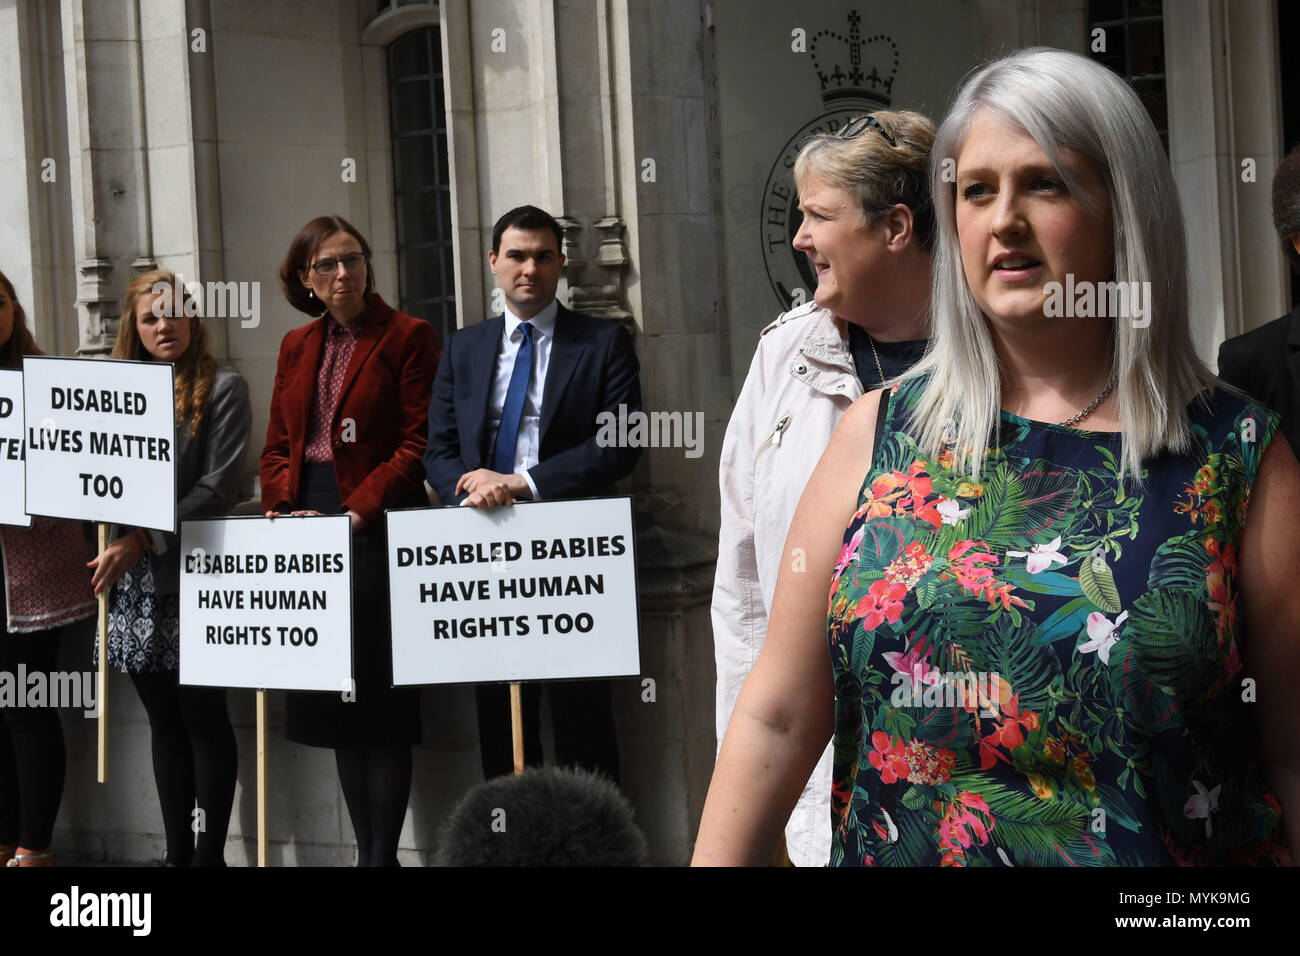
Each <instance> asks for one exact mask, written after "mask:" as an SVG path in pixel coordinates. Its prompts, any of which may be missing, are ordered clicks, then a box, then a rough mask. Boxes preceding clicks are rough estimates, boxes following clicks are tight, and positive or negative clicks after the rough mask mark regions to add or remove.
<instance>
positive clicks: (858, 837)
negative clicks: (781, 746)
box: [827, 380, 1290, 866]
mask: <svg viewBox="0 0 1300 956" xmlns="http://www.w3.org/2000/svg"><path fill="white" fill-rule="evenodd" d="M923 384H924V382H923V380H911V381H908V382H906V383H904V384H903V385H901V386H895V387H894V391H893V395H892V397H891V400H890V402H889V406H888V410H887V412H886V421H885V424H884V428H883V432H882V437H881V440H880V442H879V447H878V448H877V449H876V451H875V454H874V456H873V461H872V466H871V471H870V473H869V474H868V476H867V480H866V481H865V483H864V484H863V488H862V491H861V493H860V495H859V499H858V509H857V512H856V514H855V515H854V517H853V520H852V522H851V523H850V525H849V527H848V529H847V531H846V532H845V536H844V548H843V551H842V553H841V556H840V560H839V562H838V563H837V565H836V567H835V572H834V576H833V578H832V581H831V589H830V603H829V617H828V622H827V638H828V641H829V644H830V652H831V662H832V667H833V671H834V680H835V737H834V747H835V770H834V787H833V790H832V799H831V824H832V827H833V842H832V849H831V863H832V864H833V865H855V864H857V865H892V866H931V865H939V866H978V865H993V866H1106V865H1148V866H1149V865H1171V864H1189V865H1190V864H1222V863H1240V864H1265V863H1274V864H1289V863H1290V854H1289V851H1288V850H1287V847H1286V845H1285V841H1284V838H1283V836H1282V831H1281V807H1280V805H1279V804H1278V802H1277V800H1276V799H1275V798H1274V797H1273V796H1272V795H1271V794H1269V793H1268V792H1267V790H1266V788H1265V786H1264V783H1263V779H1262V776H1261V770H1260V767H1259V763H1258V757H1257V751H1258V747H1257V743H1256V731H1255V727H1254V723H1253V718H1254V714H1253V700H1254V694H1253V682H1251V681H1249V680H1248V679H1246V675H1244V674H1241V673H1240V671H1241V663H1240V656H1241V651H1242V644H1243V641H1244V634H1243V633H1242V631H1241V629H1240V628H1239V627H1238V624H1237V616H1236V602H1237V596H1238V582H1237V545H1238V541H1239V538H1240V536H1241V529H1242V527H1243V524H1244V521H1245V517H1246V505H1247V500H1248V498H1249V494H1250V488H1251V484H1252V482H1253V480H1254V478H1255V474H1256V472H1257V470H1258V467H1259V461H1260V458H1261V456H1262V455H1263V453H1264V449H1265V448H1266V447H1267V445H1268V442H1269V441H1270V439H1271V438H1272V436H1273V433H1274V431H1275V430H1276V428H1277V419H1276V416H1274V415H1273V414H1272V413H1270V412H1268V411H1266V410H1265V409H1263V408H1262V407H1259V406H1255V405H1251V404H1248V403H1247V402H1245V401H1243V400H1240V399H1238V398H1235V397H1233V396H1231V395H1228V394H1227V393H1225V392H1222V391H1217V392H1214V393H1206V394H1205V395H1204V396H1202V399H1198V400H1197V401H1196V402H1194V403H1193V406H1192V407H1191V408H1190V409H1189V414H1190V415H1191V420H1192V423H1193V431H1194V435H1195V442H1194V444H1195V447H1194V448H1193V449H1192V451H1190V452H1189V453H1187V454H1183V455H1177V456H1175V455H1169V454H1166V455H1162V456H1160V457H1159V458H1156V459H1153V460H1151V461H1149V462H1148V463H1147V465H1146V467H1145V468H1144V470H1143V472H1142V474H1141V476H1140V478H1141V480H1140V482H1134V481H1133V480H1132V479H1131V476H1128V477H1126V479H1125V480H1124V481H1122V482H1121V480H1120V477H1119V461H1118V458H1119V454H1120V436H1119V435H1118V434H1114V433H1101V432H1088V431H1083V430H1079V429H1073V428H1064V427H1061V426H1057V425H1047V424H1040V423H1035V422H1029V421H1026V420H1025V419H1022V418H1017V417H1015V416H1012V415H1009V414H1006V413H1003V415H1002V420H1001V428H1000V438H999V439H998V440H997V442H996V444H995V446H993V447H990V449H989V451H988V457H987V458H986V460H985V465H984V468H983V469H982V471H981V481H980V482H972V481H971V480H970V479H969V476H968V475H961V474H958V473H956V472H955V471H954V470H953V465H954V462H953V457H952V455H951V452H950V451H948V450H945V451H944V452H943V453H941V454H939V455H937V456H935V457H934V458H933V459H931V458H930V457H927V456H926V455H925V454H924V453H923V452H921V451H920V450H919V448H918V446H917V444H916V442H915V440H914V438H913V434H912V432H913V430H914V424H913V423H912V422H911V420H910V419H909V415H910V412H911V409H912V408H913V407H914V405H915V402H916V399H917V397H918V396H919V394H920V390H921V388H922V387H923Z"/></svg>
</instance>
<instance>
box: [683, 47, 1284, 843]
mask: <svg viewBox="0 0 1300 956" xmlns="http://www.w3.org/2000/svg"><path fill="white" fill-rule="evenodd" d="M954 180H955V181H954ZM931 185H932V188H933V192H934V201H935V207H936V217H937V222H938V229H939V237H938V242H937V244H936V250H935V264H934V292H933V296H932V308H933V314H932V318H931V321H932V334H933V340H932V350H931V352H930V353H928V354H927V356H926V357H925V359H923V360H922V362H921V363H920V364H919V365H918V366H917V367H916V369H915V370H914V371H913V373H911V374H909V375H908V376H905V377H904V380H903V381H902V383H901V384H899V385H896V386H894V387H893V388H892V389H888V390H882V391H876V392H872V393H870V394H868V395H866V396H864V397H863V398H862V399H861V400H859V401H858V402H856V403H855V404H854V406H853V408H852V409H850V410H849V412H848V413H847V414H846V415H845V417H844V419H843V420H842V421H841V423H840V425H839V427H838V428H837V430H836V433H835V436H834V437H833V438H832V440H831V443H830V446H829V447H828V448H827V450H826V453H825V454H824V455H823V456H822V460H821V462H820V464H819V465H818V467H817V470H816V472H814V474H813V477H812V479H811V480H810V482H809V484H808V488H807V490H806V491H805V493H804V496H803V500H802V502H801V503H800V506H799V510H798V512H797V513H796V515H795V519H794V522H793V525H792V527H791V531H790V535H789V538H788V540H787V542H786V550H787V555H786V557H785V559H783V565H782V573H781V577H780V580H779V581H778V583H777V594H776V599H775V602H774V604H773V608H772V616H771V626H770V629H769V632H768V639H767V642H766V645H765V647H764V650H763V653H762V655H761V656H760V657H759V660H758V662H757V664H756V665H755V667H754V670H753V673H752V675H751V677H750V679H749V681H748V682H747V683H746V685H745V687H744V689H743V690H742V692H741V694H740V698H739V700H738V702H737V705H736V717H735V718H734V719H733V721H732V724H731V728H730V730H729V732H728V736H727V739H726V741H725V742H724V744H723V747H722V753H721V756H720V759H719V763H718V768H717V771H716V773H715V776H714V781H713V785H712V787H711V789H710V792H709V797H708V800H707V803H706V806H705V810H704V819H703V820H702V822H701V826H700V835H699V839H698V841H697V843H696V857H695V859H696V862H698V863H759V862H763V861H764V860H765V854H766V853H767V852H769V851H770V847H771V845H772V844H773V843H774V842H775V841H776V837H777V831H778V829H779V826H780V823H781V822H782V821H783V820H784V814H785V813H786V812H787V811H788V809H789V807H790V805H791V804H792V803H793V802H794V798H795V796H796V795H797V793H798V789H799V786H800V784H801V782H802V780H803V778H804V776H805V775H806V774H807V772H808V770H809V768H810V767H811V766H812V763H813V762H814V761H815V760H816V757H817V754H818V753H819V752H820V749H821V747H823V746H824V745H825V742H826V740H827V739H828V738H829V737H831V736H832V732H833V735H834V747H835V769H834V780H835V783H834V789H833V801H834V808H833V820H834V823H833V836H832V853H831V862H832V863H835V864H863V865H895V866H897V865H922V866H923V865H942V866H963V865H972V864H991V865H1014V866H1053V865H1061V866H1069V865H1169V864H1173V863H1182V864H1221V863H1243V864H1265V863H1289V862H1290V860H1291V858H1290V853H1289V851H1288V849H1287V843H1288V840H1287V838H1288V837H1289V838H1290V841H1291V842H1295V841H1297V840H1300V823H1297V820H1300V739H1298V738H1297V735H1296V734H1295V728H1296V726H1297V725H1298V724H1300V699H1297V696H1296V695H1295V694H1294V692H1293V691H1292V687H1293V686H1294V684H1295V683H1296V682H1297V681H1300V649H1297V645H1296V643H1295V641H1294V634H1295V633H1296V630H1297V625H1298V624H1300V590H1298V589H1296V588H1295V586H1294V581H1295V578H1296V575H1297V573H1298V572H1300V540H1297V538H1296V536H1295V535H1294V534H1293V533H1292V532H1291V528H1292V527H1293V521H1294V507H1295V505H1296V503H1297V502H1300V465H1297V463H1296V459H1295V456H1294V454H1293V453H1292V451H1291V449H1290V447H1289V446H1288V445H1287V443H1286V440H1285V438H1283V437H1282V436H1281V435H1280V434H1276V426H1277V420H1276V417H1275V416H1274V415H1273V414H1272V413H1270V412H1268V411H1267V410H1265V409H1263V408H1262V407H1259V406H1256V405H1252V404H1250V402H1249V401H1248V400H1245V399H1243V398H1242V397H1240V396H1239V395H1237V394H1235V393H1230V392H1227V391H1225V390H1224V389H1223V388H1222V387H1216V386H1217V385H1218V383H1217V380H1216V379H1215V378H1214V376H1213V375H1211V374H1210V372H1209V371H1208V370H1207V369H1206V367H1205V365H1204V364H1203V363H1202V362H1201V361H1200V359H1199V358H1198V357H1197V356H1196V354H1195V352H1194V349H1193V346H1192V340H1191V335H1190V330H1189V322H1190V317H1189V314H1188V295H1187V254H1186V243H1185V237H1184V233H1183V222H1182V216H1181V213H1180V210H1179V207H1178V202H1177V198H1176V190H1175V186H1174V181H1173V177H1172V175H1171V173H1170V170H1169V166H1168V161H1167V159H1166V157H1165V156H1164V154H1163V152H1162V150H1161V147H1160V143H1159V140H1158V138H1157V136H1156V133H1155V130H1154V129H1153V127H1152V125H1151V123H1150V121H1149V119H1148V118H1147V116H1146V114H1145V112H1144V110H1143V108H1142V106H1141V103H1140V102H1139V100H1138V98H1137V97H1136V96H1135V95H1134V94H1133V92H1132V91H1131V90H1130V89H1129V88H1128V87H1127V86H1126V85H1125V84H1124V83H1123V82H1122V81H1121V80H1120V79H1119V78H1118V77H1116V76H1115V75H1114V74H1112V73H1110V72H1109V71H1108V70H1106V69H1105V68H1103V67H1102V66H1100V65H1099V64H1096V63H1094V62H1092V61H1090V60H1088V59H1086V58H1084V57H1081V56H1077V55H1074V54H1070V53H1065V52H1062V51H1058V50H1046V49H1032V50H1023V51H1019V52H1017V53H1015V54H1012V55H1011V56H1008V57H1006V58H1004V59H1001V60H998V61H995V62H993V63H991V64H989V65H987V66H985V67H983V68H981V69H980V70H978V71H976V72H975V73H974V74H973V75H972V76H971V77H970V78H969V79H968V80H967V81H966V82H965V84H964V85H963V87H962V89H961V91H960V93H959V95H958V97H957V99H956V102H955V103H954V106H953V108H952V111H951V113H950V114H949V116H948V117H947V119H946V120H945V121H944V123H943V125H942V126H941V127H940V130H939V133H938V135H937V137H936V139H935V147H934V151H933V154H932V162H931ZM863 476H865V480H864V478H863ZM1248 499H1249V501H1250V509H1249V512H1250V521H1249V524H1248V525H1247V523H1246V515H1247V507H1246V505H1247V500H1248ZM846 526H847V531H845V530H844V529H845V527H846ZM1247 528H1249V530H1248V531H1247V530H1246V529H1247ZM841 536H842V537H841ZM795 548H801V549H803V554H804V558H805V566H806V570H805V572H804V573H802V574H796V573H792V571H791V568H790V554H789V552H791V550H792V549H795ZM828 581H829V584H830V599H829V615H828V614H827V609H826V605H825V604H824V603H823V602H824V601H825V600H826V597H825V595H826V590H825V587H826V584H827V582H828ZM1246 625H1249V641H1247V639H1246V638H1247V632H1246ZM831 697H833V698H834V711H833V713H832V709H831V707H830V706H828V704H829V698H831ZM1256 726H1258V731H1259V737H1258V738H1257V737H1256ZM1288 809H1289V810H1290V813H1289V814H1284V810H1288Z"/></svg>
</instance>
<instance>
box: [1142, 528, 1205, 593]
mask: <svg viewBox="0 0 1300 956" xmlns="http://www.w3.org/2000/svg"><path fill="white" fill-rule="evenodd" d="M1204 539H1205V532H1204V531H1201V530H1195V531H1189V532H1187V534H1184V535H1179V536H1178V537H1176V538H1170V539H1169V540H1168V541H1165V542H1163V543H1162V544H1161V545H1160V547H1158V548H1156V553H1155V556H1154V557H1153V558H1152V559H1151V570H1150V572H1149V573H1148V575H1147V587H1148V588H1171V589H1176V590H1185V591H1191V592H1193V593H1197V594H1199V593H1201V592H1202V589H1203V588H1204V587H1205V571H1206V568H1207V567H1208V566H1209V562H1210V557H1209V555H1208V554H1207V553H1206V551H1205V548H1204V546H1203V545H1202V544H1201V542H1202V541H1203V540H1204Z"/></svg>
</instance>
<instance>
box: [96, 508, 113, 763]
mask: <svg viewBox="0 0 1300 956" xmlns="http://www.w3.org/2000/svg"><path fill="white" fill-rule="evenodd" d="M107 550H108V525H106V524H103V523H101V524H100V525H99V559H100V560H101V561H102V560H103V559H104V552H105V551H107ZM112 590H113V589H112V588H103V589H102V590H101V591H100V592H99V688H98V690H99V698H98V700H97V701H96V703H98V704H99V782H100V783H104V782H105V781H107V780H108V595H109V594H110V593H111V592H112Z"/></svg>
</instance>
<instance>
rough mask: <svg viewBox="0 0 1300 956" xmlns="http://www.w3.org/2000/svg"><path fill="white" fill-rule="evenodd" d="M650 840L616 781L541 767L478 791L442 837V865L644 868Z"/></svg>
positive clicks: (436, 858)
mask: <svg viewBox="0 0 1300 956" xmlns="http://www.w3.org/2000/svg"><path fill="white" fill-rule="evenodd" d="M645 862H646V843H645V836H644V835H642V833H641V830H640V829H639V828H638V827H637V825H636V821H635V819H634V814H633V811H632V805H631V804H630V803H629V802H628V800H627V798H626V797H625V796H624V795H623V793H622V791H620V790H619V789H618V787H617V786H615V784H614V783H612V782H611V781H610V780H609V778H607V777H605V776H603V775H601V774H597V773H593V772H591V771H588V770H582V769H579V768H576V767H575V768H562V767H536V768H529V769H527V770H525V771H524V772H523V773H522V774H518V775H513V774H512V775H507V776H501V777H495V778H493V779H491V780H487V781H485V782H483V783H480V784H479V785H478V786H476V787H474V788H473V789H472V790H470V791H469V792H468V793H467V794H465V796H464V797H463V798H462V799H461V801H460V802H459V803H458V804H457V805H456V806H455V807H454V808H453V809H452V811H451V814H450V815H449V816H448V818H447V821H446V822H445V823H444V824H443V827H442V830H441V832H440V834H439V840H438V850H437V852H436V853H435V854H434V862H433V865H434V866H643V865H644V864H645Z"/></svg>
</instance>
